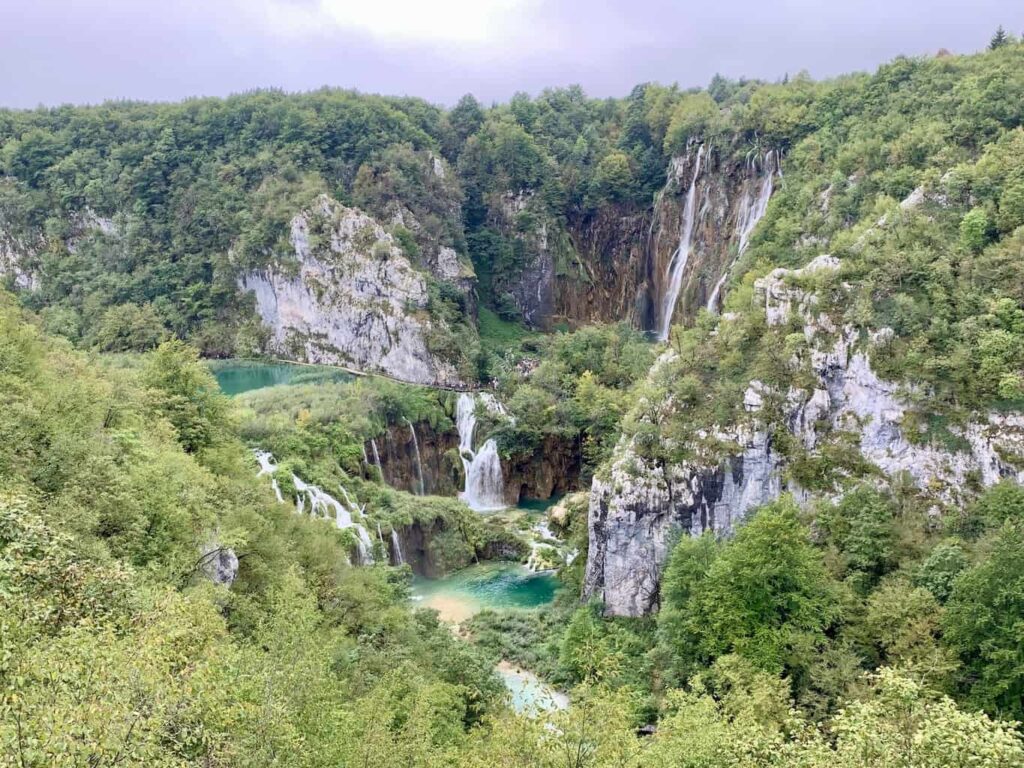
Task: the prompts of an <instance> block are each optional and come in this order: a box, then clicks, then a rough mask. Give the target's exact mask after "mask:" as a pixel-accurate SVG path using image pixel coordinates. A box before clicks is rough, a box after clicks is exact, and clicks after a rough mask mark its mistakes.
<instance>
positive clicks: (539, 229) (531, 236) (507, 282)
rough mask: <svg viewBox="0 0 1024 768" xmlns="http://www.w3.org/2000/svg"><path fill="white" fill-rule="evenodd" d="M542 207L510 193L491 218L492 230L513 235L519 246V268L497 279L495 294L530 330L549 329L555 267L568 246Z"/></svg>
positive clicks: (527, 196)
mask: <svg viewBox="0 0 1024 768" xmlns="http://www.w3.org/2000/svg"><path fill="white" fill-rule="evenodd" d="M542 208H543V206H542V205H540V204H539V201H535V199H534V196H533V195H531V194H527V193H523V192H518V193H517V192H511V191H509V192H507V193H506V194H505V195H504V196H503V197H502V198H501V201H500V205H498V206H496V207H495V208H494V209H493V210H492V211H491V213H490V215H489V217H488V218H489V223H490V225H491V226H492V227H494V228H496V229H498V230H501V231H504V232H507V233H510V234H512V233H514V237H515V239H516V240H517V242H518V246H519V247H518V251H519V252H518V254H517V255H518V258H519V260H520V266H519V269H518V270H517V271H516V273H515V274H513V275H504V276H495V281H494V286H493V290H494V293H495V295H496V296H498V297H501V300H503V301H511V303H513V304H514V305H515V306H516V308H517V309H518V310H519V312H520V313H521V315H522V318H523V321H524V322H525V323H526V324H527V325H528V326H530V327H531V328H542V329H547V328H548V327H549V326H550V322H551V316H552V313H553V312H554V291H555V264H556V262H557V261H558V259H559V252H562V253H564V252H565V251H567V249H568V243H567V242H566V238H565V233H564V232H563V231H561V229H559V228H557V227H556V225H555V223H554V222H553V221H550V220H549V219H548V217H547V215H546V214H543V213H540V212H539V211H540V210H541V209H542Z"/></svg>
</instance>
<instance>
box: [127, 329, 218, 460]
mask: <svg viewBox="0 0 1024 768" xmlns="http://www.w3.org/2000/svg"><path fill="white" fill-rule="evenodd" d="M141 382H142V384H143V386H145V387H146V388H148V389H149V390H150V392H151V393H152V403H153V407H154V409H155V410H156V411H157V412H158V413H159V414H160V415H161V416H163V417H164V418H166V419H167V420H168V421H169V422H170V423H171V424H172V425H173V426H174V428H175V430H177V433H178V442H180V443H181V445H182V447H183V448H184V449H185V450H186V451H187V452H188V453H197V452H199V451H202V450H203V449H205V448H210V447H212V446H213V445H214V444H215V442H216V440H217V437H218V435H220V434H222V433H223V432H225V431H226V427H227V425H228V420H229V418H230V416H229V410H228V402H227V398H226V397H224V395H222V394H221V392H220V388H219V387H218V386H217V382H216V380H215V379H214V378H213V375H212V374H211V373H210V371H209V369H208V368H207V367H206V366H205V365H203V364H202V362H200V360H199V353H198V352H197V351H196V350H195V349H193V348H191V347H188V346H186V345H185V344H184V343H182V342H180V341H168V342H165V343H164V344H161V345H160V347H159V348H158V349H157V350H156V352H155V353H154V354H153V356H152V357H151V358H150V359H149V361H148V363H147V365H146V367H145V369H144V370H143V371H142V375H141Z"/></svg>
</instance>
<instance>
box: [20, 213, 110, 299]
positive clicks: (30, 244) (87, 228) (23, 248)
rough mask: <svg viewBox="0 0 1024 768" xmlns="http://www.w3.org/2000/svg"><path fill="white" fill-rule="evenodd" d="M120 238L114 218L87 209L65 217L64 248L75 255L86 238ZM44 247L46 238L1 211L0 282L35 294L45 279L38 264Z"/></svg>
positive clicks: (40, 265) (45, 246)
mask: <svg viewBox="0 0 1024 768" xmlns="http://www.w3.org/2000/svg"><path fill="white" fill-rule="evenodd" d="M119 235H120V228H119V227H118V226H117V225H116V224H115V222H114V221H113V219H109V218H105V217H103V216H98V215H97V214H96V213H95V212H93V211H91V210H88V209H86V210H85V211H82V212H79V213H74V214H71V215H70V216H69V217H68V220H67V233H66V235H65V237H64V247H66V248H67V250H68V252H69V253H74V252H75V251H76V249H77V248H78V247H79V246H80V245H81V243H82V242H83V241H84V240H85V239H87V238H93V237H107V238H116V237H118V236H119ZM46 248H47V242H46V237H45V236H44V235H43V234H42V233H41V232H39V231H37V230H35V229H33V228H32V227H31V226H29V225H28V224H27V223H25V222H19V221H16V220H14V219H12V218H10V217H9V216H8V212H7V211H4V210H2V209H0V280H6V281H9V283H10V285H11V287H12V288H14V289H15V290H19V291H38V290H39V289H40V288H41V287H42V285H43V282H44V280H45V279H46V276H45V275H44V274H43V269H42V264H41V256H42V254H43V252H44V251H45V250H46Z"/></svg>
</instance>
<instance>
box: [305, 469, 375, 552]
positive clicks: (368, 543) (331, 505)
mask: <svg viewBox="0 0 1024 768" xmlns="http://www.w3.org/2000/svg"><path fill="white" fill-rule="evenodd" d="M292 483H293V484H294V485H295V493H296V500H295V508H296V511H298V513H299V514H303V513H305V512H306V509H307V505H308V509H309V514H310V515H312V516H313V517H322V518H325V519H330V518H331V517H332V516H333V517H334V524H335V525H336V526H338V528H340V529H342V530H345V529H348V528H351V529H352V530H353V531H355V534H356V548H357V549H358V551H359V562H360V563H361V564H363V565H371V564H372V563H373V541H372V540H371V539H370V534H369V533H368V532H367V530H366V528H364V527H363V526H362V525H360V524H359V523H357V522H355V521H354V520H353V519H352V513H353V512H356V513H358V514H361V512H360V511H359V510H357V509H356V508H355V505H354V504H352V500H351V498H349V495H348V493H347V492H346V491H345V489H344V488H342V489H341V492H342V494H343V495H344V496H345V499H346V501H347V502H348V504H349V507H346V506H345V505H344V504H342V503H341V502H340V501H338V500H337V499H336V498H334V497H333V496H331V495H330V494H329V493H327V492H326V491H324V490H323V489H322V488H319V487H317V486H315V485H311V484H310V483H306V482H304V481H303V480H302V478H300V477H299V476H298V475H295V474H293V475H292Z"/></svg>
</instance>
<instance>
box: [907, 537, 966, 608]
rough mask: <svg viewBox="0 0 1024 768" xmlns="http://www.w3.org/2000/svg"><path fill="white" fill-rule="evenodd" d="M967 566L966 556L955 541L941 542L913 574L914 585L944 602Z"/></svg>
mask: <svg viewBox="0 0 1024 768" xmlns="http://www.w3.org/2000/svg"><path fill="white" fill-rule="evenodd" d="M967 565H968V561H967V555H966V554H965V553H964V551H963V549H962V548H961V547H960V545H959V544H957V543H956V542H955V541H951V542H942V543H940V544H938V545H936V547H935V548H934V549H933V550H932V551H931V552H930V553H929V554H928V557H927V558H925V561H924V562H923V563H921V566H920V567H919V568H918V569H917V573H915V574H914V585H915V586H918V587H924V588H925V589H927V590H928V591H929V592H931V593H932V594H933V595H934V596H935V599H936V600H938V601H939V602H940V603H944V602H946V600H948V599H949V596H950V595H951V594H952V592H953V583H954V581H955V580H956V577H957V576H959V575H960V573H961V572H963V571H964V570H965V569H966V568H967Z"/></svg>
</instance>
